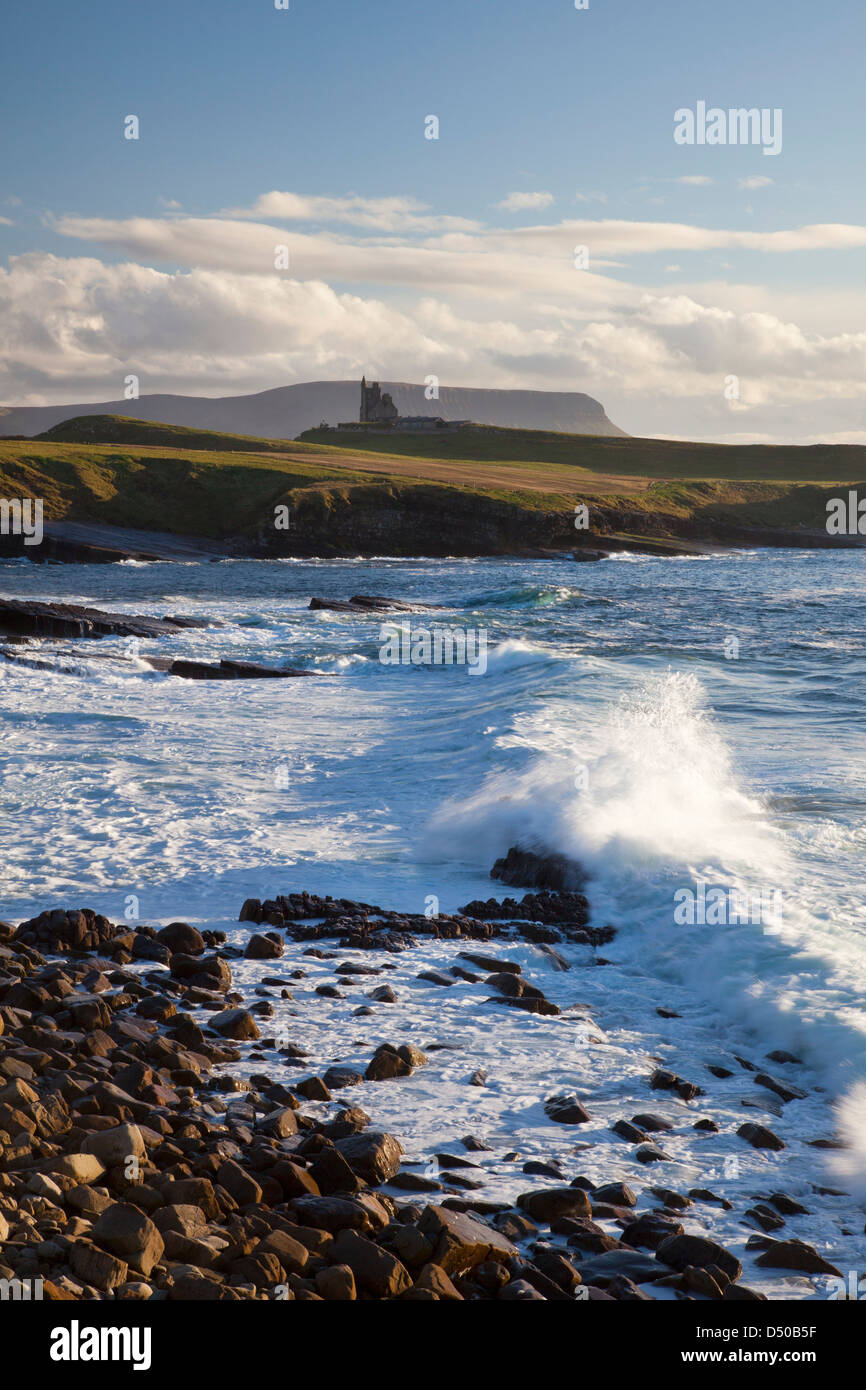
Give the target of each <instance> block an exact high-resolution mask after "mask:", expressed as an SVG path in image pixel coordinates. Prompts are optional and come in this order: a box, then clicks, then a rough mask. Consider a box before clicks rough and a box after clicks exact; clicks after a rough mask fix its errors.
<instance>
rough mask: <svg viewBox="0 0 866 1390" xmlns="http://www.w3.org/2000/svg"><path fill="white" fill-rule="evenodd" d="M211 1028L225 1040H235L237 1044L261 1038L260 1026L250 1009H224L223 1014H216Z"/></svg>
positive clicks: (212, 1019) (211, 1022)
mask: <svg viewBox="0 0 866 1390" xmlns="http://www.w3.org/2000/svg"><path fill="white" fill-rule="evenodd" d="M210 1026H211V1028H213V1029H215V1031H216V1032H217V1033H221V1034H222V1036H223V1037H224V1038H234V1040H235V1041H236V1042H248V1041H249V1040H250V1039H251V1038H260V1037H261V1033H260V1032H259V1028H258V1024H257V1023H256V1021H255V1019H254V1018H253V1016H252V1014H251V1013H250V1012H249V1010H248V1009H224V1010H223V1012H222V1013H218V1014H214V1016H213V1017H212V1018H211V1021H210Z"/></svg>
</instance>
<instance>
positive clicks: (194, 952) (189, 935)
mask: <svg viewBox="0 0 866 1390" xmlns="http://www.w3.org/2000/svg"><path fill="white" fill-rule="evenodd" d="M156 939H157V941H159V942H161V943H162V945H163V946H167V947H168V949H169V950H170V951H171V952H172V953H174V952H175V951H179V952H181V953H182V954H183V955H187V956H202V955H204V952H205V950H206V947H205V940H204V937H203V936H202V934H201V932H200V931H197V930H196V928H195V927H191V926H190V924H189V923H188V922H169V924H168V926H167V927H162V928H161V929H160V930H159V931H158V932H157V933H156Z"/></svg>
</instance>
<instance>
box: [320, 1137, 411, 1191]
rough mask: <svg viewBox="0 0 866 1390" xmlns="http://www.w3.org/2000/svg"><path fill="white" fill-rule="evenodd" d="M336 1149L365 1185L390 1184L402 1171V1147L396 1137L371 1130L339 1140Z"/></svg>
mask: <svg viewBox="0 0 866 1390" xmlns="http://www.w3.org/2000/svg"><path fill="white" fill-rule="evenodd" d="M336 1148H337V1150H338V1152H339V1153H341V1154H342V1155H343V1158H344V1159H345V1160H346V1162H347V1163H348V1165H349V1167H350V1168H351V1169H352V1171H353V1172H354V1173H357V1174H358V1176H359V1177H360V1178H363V1179H364V1181H365V1182H369V1183H380V1182H387V1181H388V1180H389V1178H393V1177H394V1175H395V1173H397V1172H398V1171H399V1168H400V1159H401V1157H402V1155H403V1147H402V1145H401V1144H400V1143H399V1141H398V1140H397V1139H395V1138H394V1136H393V1134H386V1133H384V1132H383V1131H382V1130H374V1129H368V1130H364V1131H363V1132H362V1133H360V1134H351V1135H348V1136H347V1137H346V1138H344V1139H337V1140H336Z"/></svg>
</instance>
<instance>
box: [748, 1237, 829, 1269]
mask: <svg viewBox="0 0 866 1390" xmlns="http://www.w3.org/2000/svg"><path fill="white" fill-rule="evenodd" d="M755 1264H757V1265H760V1266H761V1267H762V1268H763V1269H793V1270H798V1271H800V1272H801V1273H803V1274H835V1275H836V1276H837V1277H838V1278H841V1277H842V1272H841V1270H839V1269H837V1268H836V1266H835V1265H833V1264H830V1262H829V1260H825V1259H824V1256H823V1255H819V1254H818V1251H817V1250H816V1249H815V1247H814V1246H812V1245H805V1244H804V1243H803V1242H802V1241H799V1240H778V1241H772V1242H771V1243H770V1246H769V1249H767V1250H765V1251H764V1253H763V1254H762V1255H758V1257H757V1259H756V1260H755Z"/></svg>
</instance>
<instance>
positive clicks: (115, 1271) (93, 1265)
mask: <svg viewBox="0 0 866 1390" xmlns="http://www.w3.org/2000/svg"><path fill="white" fill-rule="evenodd" d="M69 1264H70V1268H71V1269H72V1272H73V1274H77V1276H78V1278H79V1279H80V1280H81V1281H82V1282H83V1283H85V1284H92V1285H93V1287H94V1288H96V1289H103V1290H107V1289H116V1288H119V1286H120V1285H121V1284H125V1283H126V1277H127V1273H128V1268H129V1267H128V1265H127V1263H126V1261H125V1260H121V1259H118V1257H117V1256H116V1255H112V1254H111V1253H110V1252H109V1251H107V1250H101V1249H100V1248H99V1246H98V1245H93V1244H92V1242H91V1241H89V1240H76V1241H75V1243H74V1244H73V1246H72V1249H71V1250H70V1252H69Z"/></svg>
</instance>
